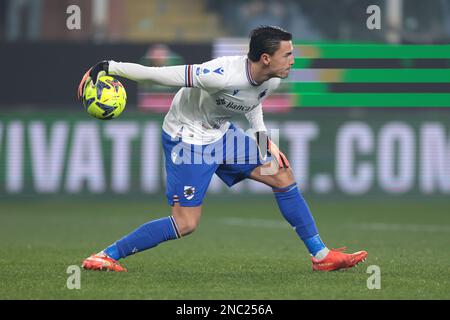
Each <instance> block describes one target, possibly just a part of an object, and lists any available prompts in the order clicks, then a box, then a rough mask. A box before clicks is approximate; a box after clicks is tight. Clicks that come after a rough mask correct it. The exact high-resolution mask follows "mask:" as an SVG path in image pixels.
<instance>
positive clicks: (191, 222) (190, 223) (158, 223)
mask: <svg viewBox="0 0 450 320" xmlns="http://www.w3.org/2000/svg"><path fill="white" fill-rule="evenodd" d="M179 143H180V142H179V141H176V140H172V139H171V138H170V137H169V136H168V135H167V134H165V133H164V132H163V148H164V154H165V165H166V174H167V179H166V196H167V201H168V203H169V205H170V206H171V207H172V215H171V216H169V217H164V218H161V219H157V220H153V221H150V222H147V223H145V224H143V225H141V226H140V227H138V228H137V229H136V230H134V231H133V232H131V233H130V234H128V235H126V236H125V237H123V238H122V239H120V240H118V241H116V242H114V243H113V244H111V245H110V246H109V247H107V248H106V249H105V250H103V251H100V252H99V253H97V254H94V255H92V256H90V257H88V258H87V259H85V260H84V262H83V265H82V266H83V267H84V268H85V269H89V270H111V271H126V269H124V268H123V267H122V266H120V265H119V263H118V262H117V260H119V259H122V258H125V257H127V256H129V255H132V254H135V253H137V252H140V251H143V250H147V249H150V248H153V247H155V246H157V245H158V244H160V243H162V242H165V241H168V240H173V239H178V238H181V237H182V236H184V235H188V234H190V233H192V232H193V231H194V230H195V229H196V228H197V226H198V223H199V221H200V216H201V204H202V201H203V197H204V195H205V193H206V190H207V188H208V185H209V182H210V180H211V177H212V175H213V174H214V172H215V170H216V168H217V165H216V164H213V165H206V164H192V163H190V162H189V161H183V162H179V161H177V160H178V158H177V156H174V155H173V152H174V151H173V150H179V149H174V147H175V146H177V144H179ZM185 147H186V148H187V149H189V151H186V150H185V149H184V148H185ZM190 150H194V149H193V148H191V145H187V144H183V153H184V152H190ZM179 151H180V152H181V150H179ZM192 152H194V151H192ZM191 159H193V157H192V158H191ZM185 160H186V159H185Z"/></svg>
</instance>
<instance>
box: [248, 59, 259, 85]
mask: <svg viewBox="0 0 450 320" xmlns="http://www.w3.org/2000/svg"><path fill="white" fill-rule="evenodd" d="M245 74H246V75H247V80H248V82H250V84H251V85H252V86H254V87H257V86H259V83H257V82H256V81H255V80H253V78H252V71H251V69H250V61H249V60H248V58H246V59H245Z"/></svg>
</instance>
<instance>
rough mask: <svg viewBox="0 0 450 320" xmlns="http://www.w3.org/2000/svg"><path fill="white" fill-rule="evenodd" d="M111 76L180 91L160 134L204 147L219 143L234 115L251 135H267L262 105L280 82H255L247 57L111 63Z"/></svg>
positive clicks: (273, 80)
mask: <svg viewBox="0 0 450 320" xmlns="http://www.w3.org/2000/svg"><path fill="white" fill-rule="evenodd" d="M109 74H111V75H118V76H121V77H125V78H128V79H131V80H135V81H141V80H150V81H152V82H154V83H156V84H160V85H166V86H177V87H182V88H181V89H180V90H179V91H178V92H177V93H176V95H175V97H174V99H173V101H172V105H171V107H170V110H169V112H168V113H167V115H166V117H165V118H164V123H163V130H164V131H165V132H166V133H167V134H169V135H170V136H172V137H173V138H175V137H176V136H179V137H182V140H183V141H184V142H186V143H190V144H202V145H203V144H210V143H212V142H215V141H217V140H219V139H220V138H221V137H222V136H223V135H224V134H225V132H226V131H227V129H228V127H229V126H230V122H229V121H228V120H229V119H230V118H231V117H232V116H233V114H236V113H240V114H244V115H245V116H246V118H247V120H248V121H249V123H250V126H251V127H252V128H253V129H254V130H255V131H266V127H265V125H264V120H263V112H262V105H261V102H262V101H263V100H264V99H265V98H266V97H267V96H268V95H269V94H270V93H271V92H272V91H273V90H275V89H276V88H277V87H278V85H279V83H280V79H279V78H272V79H269V80H267V81H265V82H263V83H262V84H260V85H258V84H257V83H255V81H254V80H253V79H252V76H251V72H250V62H249V61H248V59H247V57H246V56H230V57H220V58H217V59H214V60H211V61H208V62H205V63H203V64H199V65H196V64H194V65H183V66H171V67H145V66H142V65H139V64H134V63H122V62H115V61H110V62H109Z"/></svg>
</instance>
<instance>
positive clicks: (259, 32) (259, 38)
mask: <svg viewBox="0 0 450 320" xmlns="http://www.w3.org/2000/svg"><path fill="white" fill-rule="evenodd" d="M290 40H292V34H291V33H289V32H287V31H286V30H283V29H282V28H280V27H275V26H259V27H258V28H256V29H253V30H252V31H251V32H250V49H249V51H248V54H247V56H248V58H249V59H250V60H251V61H253V62H256V61H259V59H260V58H261V55H262V54H263V53H267V54H269V55H273V54H274V53H275V51H277V50H278V49H279V48H280V42H281V41H290Z"/></svg>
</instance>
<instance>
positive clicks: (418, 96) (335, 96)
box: [294, 93, 450, 107]
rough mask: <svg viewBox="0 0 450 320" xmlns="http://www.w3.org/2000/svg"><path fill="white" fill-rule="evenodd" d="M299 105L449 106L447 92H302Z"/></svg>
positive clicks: (297, 98) (297, 102)
mask: <svg viewBox="0 0 450 320" xmlns="http://www.w3.org/2000/svg"><path fill="white" fill-rule="evenodd" d="M294 102H295V104H294V105H295V106H299V107H450V94H449V93H303V94H297V95H296V97H295V99H294Z"/></svg>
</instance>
